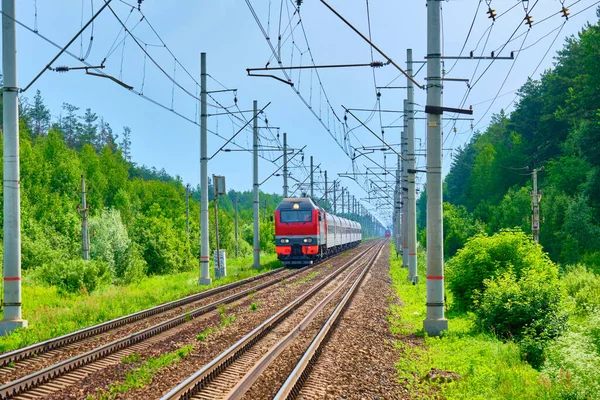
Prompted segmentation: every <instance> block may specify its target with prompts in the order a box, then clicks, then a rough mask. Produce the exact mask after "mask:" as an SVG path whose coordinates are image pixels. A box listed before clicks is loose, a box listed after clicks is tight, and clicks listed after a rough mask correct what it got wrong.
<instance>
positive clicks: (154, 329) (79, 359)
mask: <svg viewBox="0 0 600 400" xmlns="http://www.w3.org/2000/svg"><path fill="white" fill-rule="evenodd" d="M312 266H313V265H309V266H306V267H304V268H301V269H298V270H297V271H294V272H293V273H291V274H287V275H284V276H282V277H280V278H277V279H273V280H270V281H267V282H264V283H261V284H259V285H256V286H253V287H250V288H248V289H246V290H243V291H241V292H238V293H234V294H232V295H230V296H227V297H224V298H222V299H219V300H216V301H214V302H212V303H210V304H207V305H204V306H202V307H199V308H197V309H195V310H192V311H188V312H186V313H184V314H181V315H178V316H176V317H173V318H170V319H168V320H166V321H163V322H161V323H159V324H156V325H154V326H151V327H148V328H146V329H143V330H141V331H138V332H136V333H133V334H130V335H128V336H125V337H122V338H120V339H117V340H114V341H112V342H110V343H107V344H105V345H102V346H100V347H97V348H95V349H92V350H89V351H87V352H85V353H82V354H79V355H77V356H74V357H71V358H69V359H67V360H64V361H61V362H59V363H57V364H54V365H51V366H49V367H47V368H44V369H42V370H39V371H36V372H33V373H31V374H29V375H27V376H24V377H22V378H19V379H16V380H14V381H12V382H8V383H6V384H5V385H3V386H0V400H4V399H8V398H11V397H13V396H16V395H19V394H21V393H24V392H26V391H29V390H31V389H33V388H35V387H37V386H39V385H41V384H44V383H46V382H48V381H51V380H52V379H55V378H58V377H59V376H61V375H64V374H65V373H67V372H70V371H72V370H75V369H78V368H81V367H83V366H85V365H88V364H90V363H92V362H94V361H96V360H99V359H101V358H105V357H107V356H109V355H111V354H113V353H115V352H117V351H119V350H123V349H125V348H127V347H131V346H133V345H134V344H137V343H140V342H142V341H144V340H147V339H149V338H151V337H154V336H156V335H158V334H161V333H163V332H166V331H168V330H170V329H172V328H174V327H176V326H179V325H182V324H184V323H186V322H189V321H191V320H193V319H194V318H197V317H199V316H201V315H204V314H206V313H208V312H210V311H213V310H215V309H217V308H218V306H219V305H221V304H227V303H231V302H233V301H236V300H239V299H241V298H243V297H245V296H247V295H249V294H251V293H255V292H256V291H258V290H262V289H264V288H267V287H269V286H272V285H274V284H276V283H278V282H281V281H282V280H284V279H289V278H290V277H291V276H294V275H297V274H299V273H301V272H303V271H305V270H306V269H308V268H310V267H312ZM280 270H281V269H280ZM263 276H264V275H263Z"/></svg>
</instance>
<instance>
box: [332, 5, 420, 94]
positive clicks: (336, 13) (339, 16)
mask: <svg viewBox="0 0 600 400" xmlns="http://www.w3.org/2000/svg"><path fill="white" fill-rule="evenodd" d="M321 3H323V4H324V5H325V6H326V7H327V8H329V9H330V10H331V12H333V13H334V14H335V15H336V16H337V17H338V18H339V19H341V20H342V21H343V22H344V23H345V24H346V25H348V26H349V27H350V29H352V30H353V31H354V32H356V34H358V36H360V37H361V38H362V39H363V40H364V41H365V42H367V43H369V45H370V46H371V47H373V48H374V49H375V50H376V51H377V52H378V53H379V54H381V55H382V56H383V57H385V59H386V60H387V62H388V63H389V64H392V65H393V66H394V67H396V69H397V70H398V71H400V72H401V73H402V74H403V75H404V76H406V77H407V78H408V79H410V80H411V81H412V82H413V83H414V84H415V85H417V87H418V88H419V89H424V88H425V87H424V86H423V85H420V84H419V82H417V81H416V80H414V78H413V77H412V76H410V75H409V74H407V73H406V71H404V70H403V69H402V68H401V67H400V66H399V65H398V64H396V63H395V62H394V60H392V59H391V58H390V57H388V56H387V55H386V54H385V53H384V52H383V51H381V50H380V49H379V47H377V46H376V45H375V44H374V43H373V42H371V41H370V40H369V39H368V38H367V37H366V36H365V35H363V34H362V33H361V32H360V31H359V30H358V29H356V28H355V27H354V26H353V25H352V24H351V23H350V22H348V20H347V19H346V18H344V17H343V16H342V15H341V14H340V13H338V12H337V11H336V10H335V9H334V8H333V7H331V6H330V5H329V4H327V2H326V1H325V0H321Z"/></svg>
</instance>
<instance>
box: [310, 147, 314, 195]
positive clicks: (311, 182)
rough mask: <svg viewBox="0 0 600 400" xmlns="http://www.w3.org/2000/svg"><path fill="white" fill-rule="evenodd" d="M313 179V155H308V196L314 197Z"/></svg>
mask: <svg viewBox="0 0 600 400" xmlns="http://www.w3.org/2000/svg"><path fill="white" fill-rule="evenodd" d="M314 183H315V182H314V179H313V156H310V198H311V199H314V197H315V192H314Z"/></svg>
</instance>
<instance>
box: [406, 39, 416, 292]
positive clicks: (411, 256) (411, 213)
mask: <svg viewBox="0 0 600 400" xmlns="http://www.w3.org/2000/svg"><path fill="white" fill-rule="evenodd" d="M406 60H407V64H408V67H407V69H406V73H407V74H408V76H410V77H412V74H413V66H412V64H413V63H412V49H407V50H406ZM406 82H407V83H406V87H407V88H408V89H407V95H406V97H407V99H406V103H405V107H404V113H405V115H406V118H407V126H406V131H407V135H406V136H407V139H408V146H407V153H408V154H407V156H408V279H409V280H410V281H412V282H413V283H417V282H418V281H419V273H418V272H417V192H416V187H415V173H416V171H415V168H416V167H415V159H416V155H415V115H414V107H415V104H414V103H415V87H414V84H413V82H412V80H411V79H408V78H407V79H406Z"/></svg>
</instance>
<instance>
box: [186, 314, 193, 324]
mask: <svg viewBox="0 0 600 400" xmlns="http://www.w3.org/2000/svg"><path fill="white" fill-rule="evenodd" d="M191 320H192V315H191V314H190V313H189V312H187V313H186V314H185V322H190V321H191Z"/></svg>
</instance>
